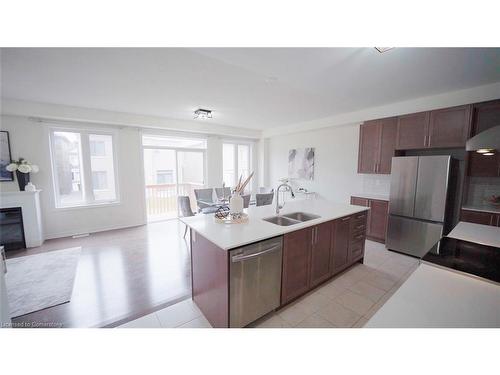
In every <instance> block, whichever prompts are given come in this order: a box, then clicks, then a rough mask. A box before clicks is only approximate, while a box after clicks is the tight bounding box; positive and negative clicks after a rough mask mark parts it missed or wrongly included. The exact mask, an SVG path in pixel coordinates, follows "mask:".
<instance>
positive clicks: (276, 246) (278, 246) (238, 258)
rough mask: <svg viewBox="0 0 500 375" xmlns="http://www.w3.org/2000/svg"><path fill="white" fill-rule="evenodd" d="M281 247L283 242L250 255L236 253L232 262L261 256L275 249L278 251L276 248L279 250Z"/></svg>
mask: <svg viewBox="0 0 500 375" xmlns="http://www.w3.org/2000/svg"><path fill="white" fill-rule="evenodd" d="M279 249H281V244H280V245H275V246H272V247H270V248H268V249H265V250H262V251H259V252H257V253H253V254H249V255H235V256H233V257H232V258H231V262H233V263H236V262H241V261H244V260H247V259H252V258H255V257H258V256H261V255H263V254H267V253H270V252H273V251H276V250H279Z"/></svg>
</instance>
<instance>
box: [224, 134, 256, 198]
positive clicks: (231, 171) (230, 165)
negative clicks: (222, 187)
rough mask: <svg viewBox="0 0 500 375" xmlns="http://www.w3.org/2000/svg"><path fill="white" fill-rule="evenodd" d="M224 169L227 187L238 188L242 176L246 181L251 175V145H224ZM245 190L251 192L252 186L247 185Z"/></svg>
mask: <svg viewBox="0 0 500 375" xmlns="http://www.w3.org/2000/svg"><path fill="white" fill-rule="evenodd" d="M222 169H223V172H222V173H223V179H224V183H225V184H226V186H230V187H234V186H236V184H237V183H238V180H239V178H240V176H242V181H244V180H245V179H246V178H247V177H248V176H249V175H250V169H251V145H250V144H237V143H224V144H223V145H222ZM245 190H247V191H248V190H250V186H249V185H247V188H246V189H245Z"/></svg>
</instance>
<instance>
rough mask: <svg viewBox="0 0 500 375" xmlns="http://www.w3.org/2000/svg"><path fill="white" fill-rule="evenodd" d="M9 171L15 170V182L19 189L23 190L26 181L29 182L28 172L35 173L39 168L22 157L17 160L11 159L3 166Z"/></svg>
mask: <svg viewBox="0 0 500 375" xmlns="http://www.w3.org/2000/svg"><path fill="white" fill-rule="evenodd" d="M5 169H7V170H8V171H9V172H14V171H15V172H16V176H17V183H18V184H19V190H21V191H24V189H25V187H26V185H27V184H28V182H30V173H37V172H38V170H39V168H38V166H37V165H35V164H31V163H30V162H29V161H27V160H26V159H24V158H19V160H12V162H11V163H10V164H9V165H7V167H5Z"/></svg>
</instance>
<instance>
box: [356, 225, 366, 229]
mask: <svg viewBox="0 0 500 375" xmlns="http://www.w3.org/2000/svg"><path fill="white" fill-rule="evenodd" d="M364 227H365V225H364V224H362V225H358V226H357V227H356V229H361V228H364Z"/></svg>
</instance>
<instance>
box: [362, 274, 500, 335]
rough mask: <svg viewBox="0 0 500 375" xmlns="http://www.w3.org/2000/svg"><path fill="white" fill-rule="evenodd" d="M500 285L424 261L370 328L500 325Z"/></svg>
mask: <svg viewBox="0 0 500 375" xmlns="http://www.w3.org/2000/svg"><path fill="white" fill-rule="evenodd" d="M499 311H500V285H498V284H494V283H490V282H487V281H483V280H480V279H477V278H474V277H469V276H466V275H462V274H460V273H457V272H453V271H449V270H446V269H442V268H438V267H434V266H431V265H427V264H420V265H419V267H418V268H417V269H416V270H415V272H414V273H413V274H412V275H411V276H410V277H409V278H408V280H406V282H405V283H404V284H403V285H402V286H401V287H400V288H399V289H398V290H397V291H396V293H394V295H393V296H392V297H391V298H390V299H389V300H388V301H387V302H386V303H385V304H384V305H383V306H382V307H381V308H380V310H378V311H377V312H376V313H375V315H374V316H373V317H372V318H371V319H370V320H369V321H368V323H367V324H366V325H365V327H367V328H480V327H500V313H499Z"/></svg>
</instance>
